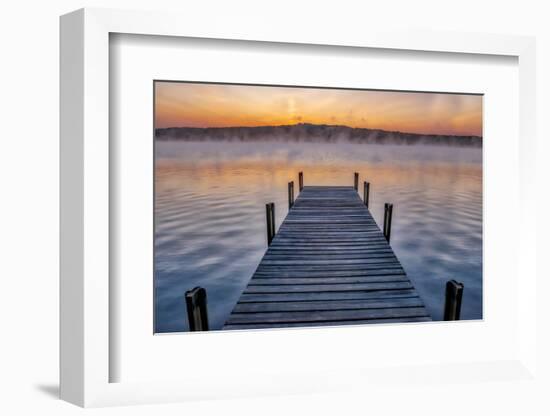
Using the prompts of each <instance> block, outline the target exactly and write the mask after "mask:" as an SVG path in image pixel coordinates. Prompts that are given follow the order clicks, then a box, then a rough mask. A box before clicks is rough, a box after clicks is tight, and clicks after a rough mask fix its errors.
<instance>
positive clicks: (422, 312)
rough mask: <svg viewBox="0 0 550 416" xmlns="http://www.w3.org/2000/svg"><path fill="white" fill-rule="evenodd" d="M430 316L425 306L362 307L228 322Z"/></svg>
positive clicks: (238, 316)
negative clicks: (350, 309) (359, 308)
mask: <svg viewBox="0 0 550 416" xmlns="http://www.w3.org/2000/svg"><path fill="white" fill-rule="evenodd" d="M422 316H428V314H427V312H426V309H425V308H423V307H422V308H387V309H361V310H353V311H311V312H310V311H308V312H261V313H260V312H258V313H254V314H249V313H246V314H236V313H233V314H231V316H230V317H229V319H228V321H227V323H228V324H229V325H233V324H246V323H251V324H252V323H278V322H281V323H283V322H288V323H290V322H320V321H355V320H359V319H380V318H406V317H422Z"/></svg>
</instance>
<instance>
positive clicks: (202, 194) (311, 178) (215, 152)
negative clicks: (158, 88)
mask: <svg viewBox="0 0 550 416" xmlns="http://www.w3.org/2000/svg"><path fill="white" fill-rule="evenodd" d="M299 171H303V172H304V183H305V185H350V186H351V185H353V173H354V172H359V173H360V183H361V184H362V183H363V180H367V181H369V182H370V183H371V193H370V210H371V212H372V214H373V216H374V218H375V220H376V221H377V223H378V224H379V225H380V224H382V219H383V215H384V214H383V209H384V203H385V202H392V203H393V204H394V212H393V223H392V237H391V246H392V247H393V249H394V251H395V253H396V255H397V257H398V258H399V259H400V261H401V263H402V265H403V267H404V269H405V271H406V272H407V274H408V276H409V277H410V279H411V281H412V283H413V284H414V286H415V287H416V288H417V290H418V292H419V294H420V296H421V297H422V298H423V300H424V301H425V303H426V306H427V308H428V310H429V312H430V313H431V314H432V317H433V318H434V319H436V320H440V319H442V315H443V304H444V293H445V282H446V281H447V280H449V279H456V280H458V281H460V282H463V283H464V285H465V289H464V298H463V304H462V319H481V318H482V150H481V149H479V148H459V147H445V146H438V147H429V146H423V145H418V146H395V145H365V144H354V143H303V142H281V143H279V142H240V141H222V142H213V141H206V142H177V141H157V143H156V169H155V188H156V189H155V227H156V235H155V269H156V270H155V331H156V332H179V331H187V330H188V324H187V318H186V310H185V301H184V293H185V291H186V290H189V289H192V288H193V287H195V286H202V287H204V288H205V289H206V290H207V293H208V312H209V319H210V326H211V329H220V328H221V327H222V326H223V324H224V322H225V319H226V318H227V316H228V315H229V313H230V312H231V310H232V309H233V307H234V305H235V303H236V301H237V300H238V298H239V296H240V294H241V292H242V291H243V289H244V288H245V287H246V285H247V283H248V281H249V279H250V277H251V276H252V274H253V272H254V270H255V268H256V266H257V265H258V263H259V262H260V260H261V258H262V256H263V254H264V252H265V250H266V248H267V245H266V225H265V204H266V203H267V202H275V206H276V209H275V212H276V223H277V227H278V226H279V225H280V224H281V222H282V221H283V219H284V217H285V216H286V214H287V207H288V200H287V183H288V182H289V181H291V180H294V181H295V189H296V191H295V192H296V193H297V186H298V182H297V178H298V172H299ZM360 189H361V195H362V186H361V187H360Z"/></svg>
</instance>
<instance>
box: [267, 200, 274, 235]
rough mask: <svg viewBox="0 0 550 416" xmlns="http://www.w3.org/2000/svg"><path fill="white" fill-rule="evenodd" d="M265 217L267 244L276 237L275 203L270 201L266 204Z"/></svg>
mask: <svg viewBox="0 0 550 416" xmlns="http://www.w3.org/2000/svg"><path fill="white" fill-rule="evenodd" d="M265 219H266V223H267V245H268V246H269V245H270V244H271V241H272V240H273V237H275V204H274V203H273V202H270V203H269V204H265Z"/></svg>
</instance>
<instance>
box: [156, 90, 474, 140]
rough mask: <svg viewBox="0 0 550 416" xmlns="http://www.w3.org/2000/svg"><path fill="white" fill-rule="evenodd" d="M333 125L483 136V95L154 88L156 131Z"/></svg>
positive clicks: (366, 91)
mask: <svg viewBox="0 0 550 416" xmlns="http://www.w3.org/2000/svg"><path fill="white" fill-rule="evenodd" d="M296 123H313V124H333V125H345V126H350V127H363V128H372V129H382V130H390V131H401V132H408V133H423V134H449V135H475V136H482V96H480V95H462V94H441V93H411V92H388V91H369V90H340V89H316V88H292V87H264V86H244V85H227V84H198V83H180V82H156V83H155V127H156V128H164V127H233V126H269V125H287V124H296Z"/></svg>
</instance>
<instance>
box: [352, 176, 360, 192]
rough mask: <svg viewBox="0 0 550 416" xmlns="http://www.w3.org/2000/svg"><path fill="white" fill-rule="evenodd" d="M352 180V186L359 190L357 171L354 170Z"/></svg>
mask: <svg viewBox="0 0 550 416" xmlns="http://www.w3.org/2000/svg"><path fill="white" fill-rule="evenodd" d="M354 176H355V177H354V181H353V187H354V188H355V190H356V191H358V190H359V173H357V172H355V175H354Z"/></svg>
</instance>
